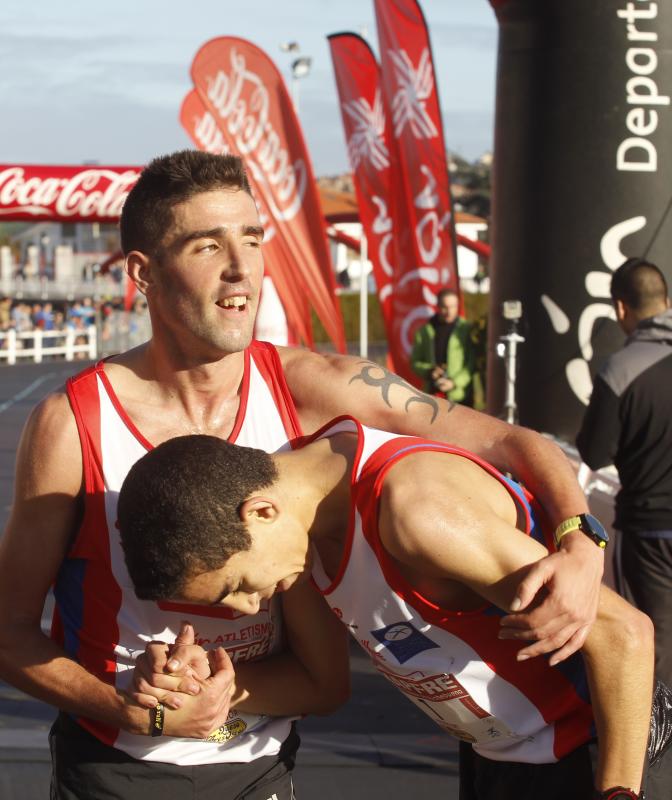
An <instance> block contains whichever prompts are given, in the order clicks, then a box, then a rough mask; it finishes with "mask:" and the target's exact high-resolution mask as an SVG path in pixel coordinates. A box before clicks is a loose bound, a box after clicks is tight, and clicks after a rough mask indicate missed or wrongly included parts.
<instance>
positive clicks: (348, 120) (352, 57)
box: [328, 33, 408, 372]
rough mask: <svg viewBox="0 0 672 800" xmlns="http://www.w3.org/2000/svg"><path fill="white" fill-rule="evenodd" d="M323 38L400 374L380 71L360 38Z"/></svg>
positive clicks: (389, 170) (386, 135)
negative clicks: (328, 48)
mask: <svg viewBox="0 0 672 800" xmlns="http://www.w3.org/2000/svg"><path fill="white" fill-rule="evenodd" d="M328 38H329V46H330V48H331V58H332V61H333V64H334V73H335V75H336V87H337V89H338V97H339V101H340V107H341V116H342V119H343V128H344V130H345V138H346V141H347V149H348V158H349V159H350V166H351V168H352V171H353V175H354V184H355V193H356V195H357V205H358V207H359V216H360V220H361V223H362V228H363V230H364V234H365V236H366V238H367V243H368V254H369V258H370V259H371V263H372V264H373V275H374V278H375V280H376V288H377V290H378V300H379V302H380V306H381V309H382V313H383V321H384V323H385V331H386V334H387V339H388V345H389V353H390V358H391V361H392V366H393V368H394V369H395V371H397V372H399V371H401V370H403V369H404V364H405V363H406V362H407V360H408V359H407V358H406V356H405V354H404V351H403V348H401V346H400V342H398V341H396V340H395V338H394V325H393V324H392V323H393V318H392V313H393V309H392V290H393V282H392V281H393V276H394V265H395V263H396V262H397V260H398V256H397V253H396V244H395V236H394V230H393V226H394V223H393V219H392V216H391V210H390V207H389V206H390V197H391V195H392V174H393V168H392V166H391V163H390V160H391V155H390V136H389V124H388V115H387V113H386V110H385V107H384V105H385V104H384V101H383V96H382V88H381V83H380V67H379V66H378V62H377V61H376V57H375V56H374V54H373V53H372V51H371V48H370V47H369V45H368V44H367V43H366V41H365V40H364V39H362V37H361V36H357V35H356V34H354V33H337V34H334V35H333V36H329V37H328Z"/></svg>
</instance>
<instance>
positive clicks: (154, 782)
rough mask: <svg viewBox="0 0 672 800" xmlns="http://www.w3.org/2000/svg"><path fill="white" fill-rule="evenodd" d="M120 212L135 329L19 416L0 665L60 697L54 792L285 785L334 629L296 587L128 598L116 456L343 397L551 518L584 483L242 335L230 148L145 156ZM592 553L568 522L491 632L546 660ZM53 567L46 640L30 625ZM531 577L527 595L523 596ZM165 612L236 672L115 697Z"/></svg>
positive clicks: (575, 639) (435, 409) (261, 431)
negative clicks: (475, 466) (195, 685)
mask: <svg viewBox="0 0 672 800" xmlns="http://www.w3.org/2000/svg"><path fill="white" fill-rule="evenodd" d="M120 227H121V234H122V242H123V248H124V253H125V266H126V271H127V273H128V276H129V279H130V280H131V281H133V282H134V283H135V285H136V287H137V289H138V291H139V292H140V293H141V294H142V295H144V297H145V298H146V300H147V307H148V311H149V315H150V318H151V323H152V337H151V339H150V340H149V341H148V342H146V343H143V344H142V345H140V346H138V347H136V348H134V349H131V350H129V351H127V352H125V353H122V354H120V355H118V356H114V357H112V358H110V359H107V360H105V361H104V362H100V363H98V364H96V365H95V366H93V367H90V368H89V369H87V370H85V371H83V372H82V373H80V374H79V375H77V376H75V377H73V378H72V379H70V380H69V381H68V383H67V386H66V387H65V388H64V389H62V390H59V391H57V392H54V393H53V394H51V395H49V396H48V397H47V398H46V399H45V400H44V401H42V402H41V403H40V404H39V405H38V406H37V408H36V409H35V410H34V411H33V413H32V415H31V417H30V418H29V420H28V423H27V425H26V428H25V431H24V434H23V437H22V440H21V444H20V446H19V450H18V454H17V467H16V490H15V500H14V505H13V509H12V513H11V516H10V520H9V523H8V527H7V530H6V532H5V534H4V536H3V540H2V548H1V549H0V673H1V674H2V677H3V679H5V680H7V681H9V682H11V683H12V684H14V685H16V686H18V687H19V688H21V689H22V690H24V691H26V692H28V693H30V694H33V695H36V696H38V697H40V698H41V699H43V700H45V701H47V702H49V703H51V704H52V705H54V706H55V707H57V708H59V709H61V711H62V712H63V713H61V714H60V715H59V717H58V720H57V722H56V724H55V726H54V729H53V732H52V752H53V754H54V779H53V786H54V789H53V791H54V793H55V796H57V797H59V798H67V799H68V800H70V798H74V797H86V798H87V800H94V798H95V799H96V800H97V799H98V798H102V797H105V798H108V797H110V796H111V795H114V794H115V793H116V795H117V796H124V797H125V798H127V800H131V797H132V796H133V795H132V792H131V788H130V787H131V786H133V787H134V788H133V791H135V792H136V794H137V795H138V796H140V797H141V798H142V800H150V792H151V797H154V796H156V797H162V798H163V797H166V796H170V797H171V798H172V799H173V800H181V798H182V797H188V798H189V799H190V800H191V798H198V800H205V798H209V797H220V796H222V794H224V795H225V796H227V797H230V798H238V797H241V798H243V797H244V798H245V800H257V799H258V800H267V798H268V797H270V796H272V795H274V794H275V795H276V796H277V798H278V800H288V798H289V797H291V793H292V787H291V774H290V771H291V765H292V762H293V753H294V750H295V749H296V737H295V736H294V735H293V733H292V723H291V721H292V718H293V717H296V716H297V715H298V714H302V713H310V712H317V713H320V712H325V711H327V710H329V709H331V708H333V707H334V706H335V705H337V704H338V703H340V702H342V700H343V698H344V696H345V695H346V694H347V649H346V648H345V647H344V643H343V641H342V639H341V631H340V628H338V629H336V630H335V629H334V627H333V620H332V615H331V614H330V613H328V610H327V609H326V607H325V606H324V603H322V602H321V599H320V598H319V597H316V595H315V593H314V592H312V593H311V591H310V587H297V589H296V591H295V592H286V593H285V594H284V596H283V597H282V600H281V603H280V602H278V601H277V600H276V599H269V600H268V602H264V603H263V604H262V605H261V607H260V609H259V612H258V613H257V614H255V615H254V616H252V617H247V616H244V615H240V614H237V615H235V614H228V615H227V614H226V613H222V612H221V611H217V613H215V614H213V613H212V612H211V611H208V610H204V609H202V608H196V609H193V608H191V607H189V606H187V607H186V608H185V607H184V606H182V605H180V604H177V605H173V604H160V605H157V604H154V603H148V602H143V601H139V600H138V599H137V598H136V597H135V595H134V593H133V591H132V589H131V586H130V579H129V577H128V574H127V571H126V568H125V565H124V562H123V556H122V553H121V550H120V545H119V540H118V534H117V530H116V527H115V523H116V503H117V493H118V491H119V487H120V486H121V483H122V482H123V479H124V477H125V476H126V474H127V472H128V470H129V469H130V468H131V466H132V465H133V464H134V463H135V461H137V459H138V458H140V457H141V456H142V455H143V454H144V453H145V452H147V451H148V450H150V449H151V448H152V447H154V446H156V445H158V444H160V443H161V442H164V441H166V440H168V439H171V438H173V437H176V436H181V435H184V434H185V433H194V432H199V433H204V434H209V435H213V436H216V437H219V438H222V439H228V440H229V441H232V442H234V443H236V444H243V445H248V446H254V447H256V448H259V449H262V450H266V451H269V452H275V451H277V450H279V449H286V448H287V447H288V446H289V444H290V442H291V441H292V440H294V439H296V438H297V437H299V436H301V435H302V434H304V433H310V432H312V431H314V430H316V429H317V428H319V427H320V426H321V425H323V424H324V423H325V422H326V421H327V420H329V419H331V418H332V417H334V416H336V415H338V414H341V413H351V414H355V415H357V416H359V417H360V418H361V419H362V420H363V421H364V422H365V423H367V424H371V425H376V426H378V427H381V428H387V429H391V430H396V431H399V432H401V433H417V434H421V435H432V437H433V438H438V439H445V440H451V441H453V442H456V443H458V444H460V445H463V446H466V447H469V448H470V449H471V450H474V451H476V452H477V453H480V454H482V455H483V456H487V457H488V458H489V459H490V460H492V461H494V462H495V463H496V464H497V466H499V467H501V468H502V469H504V470H508V471H511V472H513V473H515V474H517V475H519V476H520V477H521V478H522V479H524V480H526V481H527V483H528V484H529V485H530V486H531V487H532V489H533V490H534V491H535V492H536V493H537V495H538V496H539V497H540V498H542V499H543V501H544V503H545V505H546V508H547V510H548V511H549V514H550V515H551V516H552V518H553V521H554V524H558V523H560V522H561V521H562V520H564V519H566V518H569V517H572V518H573V515H576V514H581V513H583V512H585V511H587V506H586V503H585V498H584V497H583V494H582V493H581V491H580V489H579V487H578V485H577V483H576V480H575V479H574V475H573V472H572V469H571V466H570V465H569V463H568V462H567V461H566V459H564V457H563V456H562V455H561V453H560V452H559V450H558V449H557V448H556V447H555V446H554V445H552V444H550V443H549V442H547V441H545V440H544V439H543V438H542V437H541V436H539V435H538V434H536V433H534V432H532V431H528V430H525V429H523V428H515V427H511V426H508V425H506V424H504V423H502V422H500V421H498V420H495V419H491V418H489V417H486V416H485V415H480V414H477V413H476V412H473V411H471V410H470V409H466V408H461V407H460V408H451V406H450V405H449V404H447V403H445V402H444V401H442V400H439V399H437V398H434V397H429V396H427V395H423V394H422V393H421V392H418V391H417V390H415V389H413V387H410V386H409V385H408V384H406V383H405V382H404V381H403V380H401V379H400V378H398V377H397V376H396V375H393V374H391V373H389V372H388V371H387V370H385V369H383V368H382V367H380V366H378V365H376V364H372V363H369V362H363V361H361V360H360V359H357V358H350V357H345V356H334V355H320V354H317V353H311V352H307V351H305V350H301V349H298V348H275V347H273V346H272V345H270V344H268V343H265V342H257V341H253V340H252V332H253V326H254V320H255V314H256V311H257V307H258V303H259V295H260V288H261V280H262V275H263V257H262V242H263V236H264V230H263V228H262V226H261V224H260V220H259V215H258V212H257V209H256V206H255V203H254V200H253V198H252V197H251V195H250V193H249V185H248V183H247V179H246V177H245V170H244V167H243V164H242V161H241V160H240V159H239V158H237V157H235V156H221V155H213V154H210V153H204V152H199V151H182V152H178V153H173V154H171V155H168V156H163V157H161V158H158V159H155V160H154V161H153V162H152V163H151V164H149V165H148V167H147V168H146V169H145V170H143V172H142V174H141V176H140V178H139V180H138V182H137V183H136V185H135V186H134V188H133V189H132V190H131V192H130V194H129V196H128V199H127V201H126V203H125V205H124V209H123V212H122V216H121V221H120ZM203 468H204V469H207V465H204V466H203ZM35 554H39V558H36V555H35ZM602 569H603V556H602V551H601V550H600V549H599V548H598V547H596V546H595V545H594V543H593V542H591V541H590V540H589V539H588V538H587V537H586V536H585V535H584V533H583V532H581V531H580V530H579V529H578V528H576V529H573V530H572V532H570V533H568V535H567V536H565V537H564V539H563V540H562V550H561V552H560V553H557V554H554V555H552V556H549V557H547V558H544V559H543V560H542V561H540V562H539V564H537V565H534V566H532V567H531V568H530V569H529V570H527V571H526V573H525V575H524V577H523V580H522V581H521V584H520V587H519V592H518V595H517V599H516V600H515V601H514V603H513V605H512V611H518V610H520V609H522V610H523V612H524V613H521V614H516V615H514V616H511V615H510V616H509V617H507V618H505V620H504V621H503V623H508V624H509V626H510V627H508V628H506V630H507V631H509V634H508V635H510V636H512V637H514V638H516V637H518V638H520V639H522V640H523V641H524V642H525V644H526V647H525V648H524V652H525V653H526V654H528V655H538V654H540V653H545V652H550V651H555V653H556V655H555V656H554V657H555V658H558V659H562V658H564V657H567V655H568V654H570V653H572V652H574V651H575V650H576V649H577V648H578V647H580V646H581V644H582V642H583V641H584V640H585V637H586V635H587V631H588V628H589V626H590V623H591V622H592V621H593V619H594V616H595V612H596V608H597V594H598V588H599V579H600V577H601V574H602ZM521 577H522V576H521ZM52 584H53V585H55V598H56V612H55V618H54V626H53V634H52V638H48V637H46V636H44V635H43V633H42V631H41V628H40V621H41V612H42V607H43V604H44V599H45V596H46V594H47V592H48V591H49V587H50V586H51V585H52ZM542 586H543V587H544V599H543V602H542V603H541V604H539V605H538V606H537V604H535V605H533V606H530V609H531V610H528V606H529V604H530V603H531V602H532V600H533V599H534V597H535V595H536V593H537V591H538V590H539V589H540V588H541V587H542ZM280 606H282V608H280ZM281 612H282V613H281ZM185 617H186V618H189V619H191V620H192V622H193V623H194V625H195V627H196V631H195V634H196V637H197V639H198V640H199V641H200V642H202V643H203V644H205V645H206V646H207V645H214V644H217V643H219V642H224V643H225V644H226V646H227V648H228V649H229V651H230V654H231V659H232V660H233V661H234V663H235V666H236V680H235V683H234V680H233V671H232V669H231V664H230V663H229V662H227V660H226V659H225V658H222V659H221V661H220V662H219V663H218V665H217V669H216V670H215V672H214V674H213V676H212V677H211V678H210V679H209V683H208V684H207V686H206V689H207V691H206V692H205V693H199V695H198V696H190V695H189V694H188V693H186V694H184V695H183V696H182V697H181V700H180V704H181V707H180V709H179V711H178V710H175V709H173V710H172V711H171V713H170V714H169V715H165V717H164V715H162V714H160V711H156V709H152V710H151V711H150V712H149V714H148V712H147V710H146V709H145V708H140V707H138V706H136V705H134V704H133V703H130V702H129V701H128V698H127V695H126V694H125V689H126V687H127V685H128V684H129V683H130V681H131V680H132V675H133V670H134V666H135V662H136V658H137V655H138V653H139V652H142V650H143V649H144V647H145V643H146V642H147V641H149V640H151V639H156V638H161V639H164V640H167V641H168V642H169V643H172V642H173V641H174V640H175V639H176V637H178V636H179V633H180V629H181V621H182V620H183V619H184V618H185ZM518 626H522V629H521V627H518ZM504 630H505V628H504V627H503V631H504ZM527 640H531V641H527ZM287 641H288V642H289V644H290V649H289V651H284V650H283V647H284V643H285V642H287ZM232 693H233V697H232ZM231 700H233V703H234V705H235V713H234V712H233V711H232V712H231V715H232V716H229V705H230V701H231ZM210 732H212V734H211V733H210ZM150 734H151V735H150ZM214 734H217V736H215V738H214V739H213V738H211V737H212V735H214ZM204 739H208V741H204ZM120 765H121V766H120ZM134 777H137V778H138V780H136V781H134V780H133V778H134ZM119 784H121V786H122V788H120V786H119ZM147 785H150V786H151V787H152V789H151V790H148V789H147V788H146V786H147ZM94 787H97V788H94Z"/></svg>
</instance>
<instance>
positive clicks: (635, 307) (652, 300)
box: [611, 258, 667, 314]
mask: <svg viewBox="0 0 672 800" xmlns="http://www.w3.org/2000/svg"><path fill="white" fill-rule="evenodd" d="M611 298H612V300H614V301H616V300H620V301H621V302H622V303H625V305H626V306H628V307H629V308H630V309H632V311H634V312H635V313H639V314H642V313H645V312H647V311H655V310H656V307H657V306H659V305H660V304H664V303H665V300H666V298H667V282H666V280H665V276H664V275H663V273H662V272H661V271H660V270H659V269H658V267H657V266H656V265H655V264H652V263H651V262H650V261H646V260H645V259H643V258H629V259H628V260H627V261H624V262H623V263H622V264H621V266H620V267H619V268H618V269H617V270H616V271H615V272H614V274H613V275H612V278H611Z"/></svg>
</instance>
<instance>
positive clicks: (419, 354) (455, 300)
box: [411, 289, 475, 406]
mask: <svg viewBox="0 0 672 800" xmlns="http://www.w3.org/2000/svg"><path fill="white" fill-rule="evenodd" d="M459 312H460V298H459V296H458V294H457V292H455V291H453V289H441V291H440V292H439V293H438V295H437V297H436V314H434V316H433V317H432V318H431V319H430V320H429V322H427V323H426V324H425V325H422V326H421V327H420V328H418V330H417V331H416V333H415V337H414V340H413V350H412V351H411V366H412V368H413V372H415V373H416V375H419V376H420V377H421V378H422V379H423V380H424V381H425V391H426V392H428V393H429V394H438V395H439V396H440V397H446V398H447V399H448V400H449V401H450V402H451V403H462V404H463V405H467V406H472V405H473V404H474V402H473V397H474V391H473V380H474V369H475V351H474V344H473V342H472V340H471V325H470V324H469V323H468V322H467V321H466V320H465V319H463V318H462V317H461V316H460V313H459Z"/></svg>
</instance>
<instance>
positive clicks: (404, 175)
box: [374, 0, 459, 353]
mask: <svg viewBox="0 0 672 800" xmlns="http://www.w3.org/2000/svg"><path fill="white" fill-rule="evenodd" d="M374 3H375V10H376V21H377V25H378V39H379V44H380V59H381V75H382V82H383V93H384V96H385V100H386V106H387V108H388V109H389V113H390V115H391V128H392V142H391V147H392V150H393V154H392V163H393V164H395V155H396V158H397V159H398V161H397V162H396V163H397V171H396V173H395V175H394V177H393V180H392V185H393V188H394V190H395V199H394V203H393V217H394V219H395V220H399V223H398V224H397V225H396V226H395V231H396V232H397V234H398V251H399V253H400V259H399V261H398V262H397V265H396V269H395V275H394V289H393V295H392V298H393V309H394V313H393V318H394V325H395V329H396V332H395V337H396V338H398V339H399V340H400V341H401V343H402V345H403V347H404V350H405V352H406V353H410V349H411V346H412V342H413V334H414V332H415V330H416V329H417V328H418V327H419V326H420V325H421V324H423V323H424V322H426V321H427V319H428V318H429V317H430V316H431V315H432V314H433V313H434V311H435V306H436V294H437V292H438V290H439V289H441V288H444V287H447V288H451V289H454V290H455V291H457V292H459V281H458V275H457V259H456V248H455V239H454V233H453V230H454V225H453V218H452V204H451V199H450V186H449V179H448V168H447V163H446V149H445V144H444V139H443V126H442V123H441V112H440V108H439V97H438V92H437V88H436V80H435V76H434V67H433V63H432V55H431V48H430V43H429V35H428V32H427V26H426V24H425V20H424V18H423V15H422V12H421V10H420V7H419V6H418V3H417V2H415V0H374ZM402 221H403V225H401V224H400V223H401V222H402ZM409 252H410V253H412V256H409Z"/></svg>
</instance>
